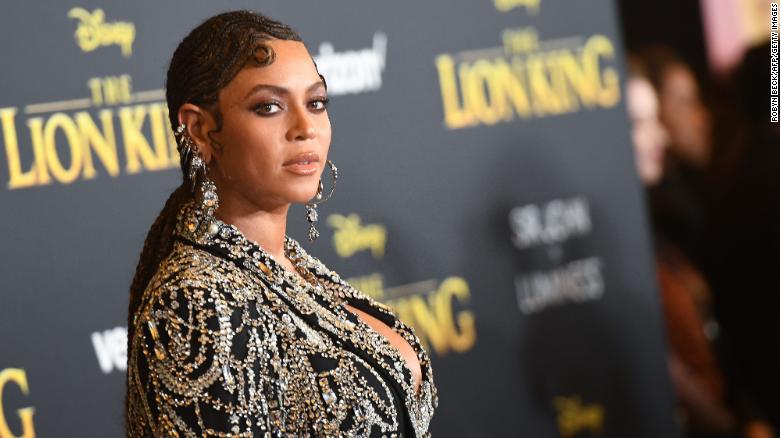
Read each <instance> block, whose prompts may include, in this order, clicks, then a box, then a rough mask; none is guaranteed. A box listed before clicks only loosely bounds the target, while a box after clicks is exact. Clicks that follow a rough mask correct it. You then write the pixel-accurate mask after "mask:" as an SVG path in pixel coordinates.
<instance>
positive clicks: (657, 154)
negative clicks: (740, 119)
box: [626, 56, 774, 438]
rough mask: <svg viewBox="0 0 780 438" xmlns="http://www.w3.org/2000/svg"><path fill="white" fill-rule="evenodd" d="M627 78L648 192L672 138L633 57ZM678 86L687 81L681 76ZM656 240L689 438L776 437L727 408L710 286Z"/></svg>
mask: <svg viewBox="0 0 780 438" xmlns="http://www.w3.org/2000/svg"><path fill="white" fill-rule="evenodd" d="M629 71H630V77H629V79H628V81H627V84H626V96H627V99H626V105H627V110H628V115H629V119H630V121H631V136H632V141H633V145H634V152H635V159H636V167H637V172H638V174H639V178H640V180H641V181H642V183H643V184H644V185H645V186H646V187H648V188H650V187H653V186H656V185H657V184H658V183H659V182H660V181H661V180H662V177H663V173H664V152H665V151H666V148H667V145H668V141H669V139H670V134H669V133H668V132H667V130H666V129H665V128H664V125H663V124H662V122H661V119H660V113H661V109H660V108H659V106H660V105H659V99H658V95H657V94H656V92H655V89H654V88H653V86H652V84H651V83H650V81H649V79H648V77H647V75H646V73H645V70H644V68H643V66H642V65H641V62H640V61H639V59H638V58H636V57H635V56H631V57H629ZM683 76H684V75H683ZM675 80H680V81H681V82H684V81H685V79H684V78H683V77H682V76H681V77H680V78H677V79H675ZM678 85H679V84H678ZM675 86H677V85H675ZM686 86H687V85H686ZM684 87H685V86H683V85H680V88H684ZM694 137H695V136H690V138H689V139H690V140H691V141H690V145H691V146H693V145H694V144H695V143H696V142H697V141H700V140H701V139H695V138H694ZM698 146H702V144H698ZM688 150H689V151H690V152H689V153H691V154H692V155H695V156H696V157H697V158H693V159H694V160H697V159H700V160H706V159H707V158H706V154H705V153H703V152H702V151H701V150H698V151H697V150H696V149H695V148H690V149H688ZM655 235H656V239H655V241H656V269H657V276H658V281H659V288H660V293H661V302H662V306H663V312H664V319H665V323H666V332H667V337H668V343H669V347H670V352H669V370H670V376H671V379H672V383H673V385H674V388H675V392H676V394H677V396H678V401H679V403H680V407H681V410H680V413H681V420H682V423H683V427H684V429H685V432H686V436H689V437H748V438H770V437H773V436H774V434H773V432H772V429H771V427H769V426H768V425H767V424H766V423H764V422H761V421H755V420H747V418H751V416H750V415H739V414H738V412H737V411H736V410H735V409H733V408H732V407H731V406H730V403H729V400H728V398H729V394H728V390H729V389H730V388H728V385H727V382H726V381H725V380H726V379H725V378H724V373H723V371H722V369H721V366H720V364H719V358H718V356H717V354H716V351H715V347H714V345H713V344H714V342H715V340H716V337H717V323H715V321H714V319H713V316H712V312H711V301H710V298H711V297H710V290H709V287H708V284H707V281H706V280H705V278H704V277H703V276H702V275H701V273H700V272H699V271H698V270H697V269H696V267H695V265H694V264H693V263H692V262H691V261H690V260H689V259H688V258H687V257H686V255H685V254H684V253H683V252H682V251H681V250H679V248H677V246H676V245H675V244H674V243H673V242H671V241H669V240H668V239H666V238H664V237H663V235H662V233H655Z"/></svg>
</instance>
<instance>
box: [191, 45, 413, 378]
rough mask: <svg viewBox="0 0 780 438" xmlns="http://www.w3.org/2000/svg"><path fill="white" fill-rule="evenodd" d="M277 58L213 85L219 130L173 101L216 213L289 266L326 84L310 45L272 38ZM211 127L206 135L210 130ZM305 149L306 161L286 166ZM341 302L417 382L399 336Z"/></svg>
mask: <svg viewBox="0 0 780 438" xmlns="http://www.w3.org/2000/svg"><path fill="white" fill-rule="evenodd" d="M268 44H269V45H270V46H271V48H272V49H273V50H274V52H276V60H275V61H274V62H273V63H272V64H271V65H268V66H264V67H251V66H250V67H245V68H244V69H242V70H241V71H240V72H239V73H238V74H237V75H236V77H235V78H233V80H232V81H230V83H228V84H227V85H226V86H225V87H224V88H223V89H222V90H221V91H220V92H219V97H218V107H219V109H220V111H221V114H222V120H223V125H222V129H221V130H220V131H219V132H211V131H213V130H215V129H216V126H217V125H216V121H215V119H214V117H213V115H212V114H211V113H210V112H209V111H207V110H206V109H204V108H201V107H198V106H196V105H193V104H190V103H186V104H184V105H182V106H181V107H180V108H179V111H178V118H179V122H180V123H186V125H187V132H188V133H189V135H190V137H191V138H192V139H193V141H194V143H195V145H196V147H197V150H198V153H199V154H200V156H201V157H202V158H203V160H204V161H205V162H206V165H207V167H208V175H209V178H210V179H211V180H212V181H214V184H215V185H216V186H217V194H218V195H219V208H218V209H217V211H216V213H215V215H216V216H217V217H218V218H219V219H220V220H222V221H223V222H225V223H229V224H233V225H235V226H236V227H237V228H238V229H239V230H241V232H242V233H243V234H244V235H245V236H246V237H247V238H248V239H250V240H252V241H254V242H256V243H258V244H259V245H260V246H261V247H262V248H263V249H265V250H266V251H267V252H268V253H269V254H270V255H271V256H272V257H273V258H274V260H276V261H277V262H278V263H279V264H281V265H282V266H284V267H286V268H287V269H288V270H289V271H290V272H296V270H295V268H294V267H293V264H292V262H290V260H289V259H287V257H286V256H285V254H284V237H285V235H286V229H287V212H288V211H289V209H290V204H292V203H301V204H303V203H306V202H308V201H309V200H311V199H312V198H313V197H314V195H315V194H316V191H317V186H318V183H319V178H320V175H321V174H322V171H323V170H324V168H325V163H326V161H327V154H328V149H329V147H330V140H331V126H330V119H329V118H328V112H327V109H326V102H325V100H326V98H327V95H326V90H325V86H324V85H323V84H322V81H321V80H320V78H319V75H318V74H317V70H316V68H315V66H314V63H313V62H312V59H311V56H310V55H309V52H308V51H307V50H306V47H305V46H304V45H303V43H300V42H297V41H282V40H271V41H269V42H268ZM209 132H211V135H209ZM301 154H308V155H306V157H307V158H306V160H307V161H308V162H309V164H304V165H302V167H296V166H295V165H290V162H291V161H296V159H297V160H298V161H300V157H301ZM345 307H346V308H347V309H348V310H349V311H351V312H353V313H354V314H355V315H357V316H358V317H359V318H360V319H361V320H363V321H364V322H365V323H366V324H368V325H369V326H370V327H372V328H373V329H374V330H376V331H377V332H378V333H379V334H381V335H383V336H385V337H386V338H387V339H388V341H389V342H390V344H391V345H393V346H394V347H395V348H396V349H398V351H399V352H400V354H401V356H402V357H403V358H404V360H405V361H406V363H407V366H408V367H409V369H410V370H411V371H412V376H413V377H414V380H415V384H416V387H419V384H420V381H421V376H422V372H421V368H420V362H419V360H418V359H417V355H416V354H415V352H414V349H412V347H411V345H409V343H408V342H406V340H405V339H404V338H403V337H401V336H400V335H399V334H398V333H396V332H395V331H394V330H393V329H392V328H390V327H388V326H387V325H385V324H384V323H382V322H381V321H380V320H378V319H376V318H374V317H373V316H371V315H369V314H367V313H365V312H363V311H361V310H359V309H356V308H354V307H352V306H350V305H345Z"/></svg>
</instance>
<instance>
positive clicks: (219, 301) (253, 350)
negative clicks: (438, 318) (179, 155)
mask: <svg viewBox="0 0 780 438" xmlns="http://www.w3.org/2000/svg"><path fill="white" fill-rule="evenodd" d="M174 239H175V243H174V247H173V250H172V252H171V254H170V255H169V256H168V257H167V258H166V259H164V260H163V261H162V263H161V264H160V267H159V268H158V270H157V272H156V274H155V276H154V277H153V278H152V280H151V281H150V283H149V286H148V287H147V289H146V291H145V292H144V295H143V298H142V304H141V306H140V307H139V310H138V312H137V313H136V315H134V323H133V329H132V330H131V333H132V338H131V340H130V350H129V351H128V411H127V418H128V434H129V435H130V436H166V437H167V436H179V437H189V436H193V437H194V436H198V437H201V436H231V437H233V436H240V437H266V436H268V437H276V436H280V437H281V436H284V437H298V436H300V437H306V436H309V437H336V436H338V437H341V436H344V437H409V438H411V437H428V436H430V434H429V432H428V425H429V423H430V420H431V417H432V415H433V411H434V408H435V407H436V405H437V399H438V397H437V391H436V387H435V386H434V384H433V375H432V369H431V363H430V359H429V357H428V355H427V354H426V352H425V350H424V349H423V348H422V347H421V346H420V342H419V340H418V339H417V337H416V336H415V334H414V332H413V330H412V329H411V328H410V327H408V326H406V325H405V324H403V323H402V322H401V321H399V320H398V319H397V318H396V316H395V315H394V313H393V312H392V311H391V309H390V308H389V307H387V306H385V305H383V304H381V303H379V302H377V301H375V300H373V299H371V298H369V297H367V296H366V295H365V294H363V293H361V292H359V291H357V290H356V289H354V288H352V287H351V286H350V285H349V284H348V283H346V282H345V281H344V280H342V279H341V278H340V277H339V276H338V274H336V273H334V272H332V271H330V270H329V269H327V268H326V267H325V266H324V265H323V264H322V263H321V262H320V261H319V260H317V259H316V258H314V257H311V256H309V255H308V254H307V253H306V252H305V251H304V250H303V249H302V248H301V247H300V246H299V244H298V243H297V242H296V241H295V240H293V239H291V238H289V237H288V238H286V240H285V249H286V252H287V256H288V257H289V258H290V260H292V261H293V262H294V263H295V265H296V267H297V270H298V273H299V274H300V275H301V276H303V277H304V278H305V279H306V280H307V281H301V280H300V277H299V276H298V275H294V274H293V273H291V272H289V271H288V270H286V269H285V268H284V267H283V266H281V265H279V264H278V263H276V262H275V261H274V259H273V258H272V257H271V256H270V255H269V254H268V253H266V252H265V251H264V250H263V249H262V248H261V247H260V246H259V245H257V244H256V243H254V242H251V241H249V240H248V239H246V238H245V237H244V236H243V234H242V233H241V232H240V231H239V230H238V229H237V228H236V227H234V226H232V225H228V224H225V223H223V222H221V221H219V220H216V219H214V218H213V217H211V216H206V215H205V214H203V212H202V211H201V210H199V209H198V208H197V204H196V203H194V202H190V203H188V204H186V205H185V206H184V207H183V208H182V209H181V211H180V213H179V216H178V220H177V226H176V231H175V233H174ZM344 303H347V304H350V305H351V306H354V307H355V308H357V309H360V310H362V311H364V312H366V313H368V314H370V315H372V316H374V317H376V318H377V319H379V320H380V321H382V322H383V323H385V324H387V325H388V326H389V327H391V328H393V329H394V330H395V331H396V332H397V333H398V334H400V335H401V336H402V337H403V338H404V339H406V341H407V342H409V344H410V345H411V346H412V348H413V349H414V350H415V352H416V353H417V358H418V359H419V361H420V366H421V369H422V382H421V384H420V388H419V391H415V389H414V388H415V385H414V380H413V377H412V373H411V371H410V370H409V368H408V366H407V364H406V362H405V360H404V359H403V358H402V357H401V355H400V353H399V352H398V350H397V349H396V348H395V347H393V346H392V345H391V344H390V343H389V341H388V340H387V339H386V338H385V337H384V336H382V335H380V334H379V333H377V332H376V331H375V330H374V329H372V328H371V327H370V326H368V325H367V324H365V323H364V322H363V321H361V320H360V319H359V318H357V317H356V316H355V315H354V314H353V313H352V312H350V311H348V310H347V309H346V308H345V306H344V305H343V304H344Z"/></svg>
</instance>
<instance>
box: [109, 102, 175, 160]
mask: <svg viewBox="0 0 780 438" xmlns="http://www.w3.org/2000/svg"><path fill="white" fill-rule="evenodd" d="M153 106H160V104H153V105H149V107H153ZM147 113H148V107H147V106H144V105H136V106H134V107H123V108H121V109H120V110H119V121H120V122H121V125H122V135H123V139H124V143H125V153H126V155H127V167H126V170H127V173H129V174H133V173H138V172H140V171H141V170H142V169H146V170H160V169H164V168H165V167H166V165H167V164H168V163H167V159H166V155H167V154H166V151H165V148H164V147H163V148H162V149H161V148H160V145H159V144H155V146H156V147H157V149H156V150H152V147H151V146H150V145H149V142H147V141H146V137H144V135H143V132H142V131H141V130H142V129H143V125H144V120H145V119H146V114H147Z"/></svg>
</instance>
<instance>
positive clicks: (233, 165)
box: [209, 40, 331, 210]
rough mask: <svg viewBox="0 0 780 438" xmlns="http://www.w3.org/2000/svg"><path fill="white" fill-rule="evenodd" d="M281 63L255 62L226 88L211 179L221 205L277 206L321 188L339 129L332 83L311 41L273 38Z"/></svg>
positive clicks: (308, 196)
mask: <svg viewBox="0 0 780 438" xmlns="http://www.w3.org/2000/svg"><path fill="white" fill-rule="evenodd" d="M268 45H269V46H270V47H271V48H272V49H273V51H274V52H275V53H276V59H275V61H274V62H273V63H272V64H270V65H268V66H263V67H256V66H247V67H245V68H244V69H242V70H241V71H240V72H239V73H238V75H236V77H235V78H233V80H232V81H231V82H230V83H229V84H228V85H227V86H226V87H225V88H223V89H222V90H221V91H220V93H219V108H220V111H221V114H222V120H223V126H222V130H221V131H220V132H216V133H213V134H212V137H213V138H214V140H216V141H217V142H218V143H219V145H220V146H221V147H220V146H217V147H212V148H211V151H210V152H211V160H210V162H209V177H210V178H211V179H212V180H213V181H214V183H215V184H216V186H217V189H218V192H219V197H220V202H222V200H223V199H227V198H230V201H231V202H238V203H241V204H243V205H244V206H245V207H246V208H258V209H263V210H271V209H274V208H277V207H280V206H286V205H288V204H290V203H293V202H297V203H305V202H308V201H309V200H311V199H312V198H313V197H314V195H315V194H316V191H317V186H318V184H319V178H320V175H321V174H322V171H323V168H324V165H325V162H326V160H327V155H328V148H329V146H330V138H331V127H330V119H329V118H328V112H327V110H326V104H327V95H326V91H325V86H324V85H323V83H322V81H321V80H320V77H319V75H318V74H317V70H316V68H315V66H314V63H313V62H312V59H311V57H310V56H309V53H308V51H307V50H306V48H305V47H304V45H303V43H301V42H297V41H283V40H271V41H269V42H268Z"/></svg>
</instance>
